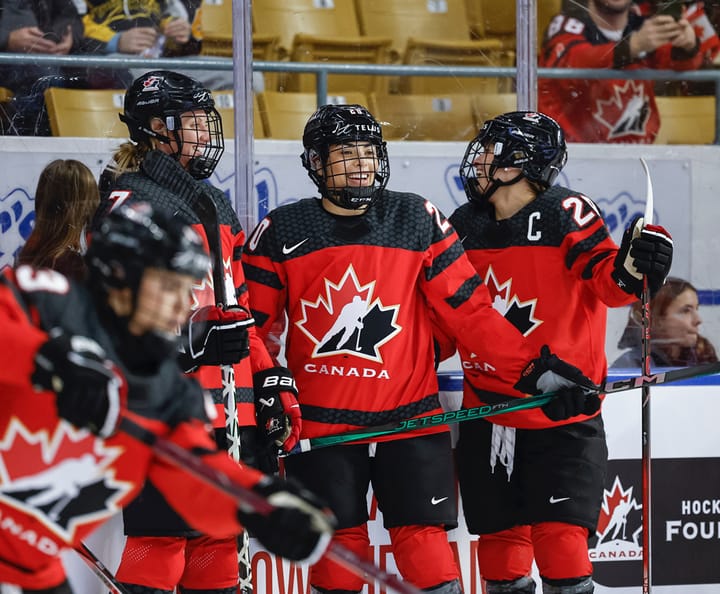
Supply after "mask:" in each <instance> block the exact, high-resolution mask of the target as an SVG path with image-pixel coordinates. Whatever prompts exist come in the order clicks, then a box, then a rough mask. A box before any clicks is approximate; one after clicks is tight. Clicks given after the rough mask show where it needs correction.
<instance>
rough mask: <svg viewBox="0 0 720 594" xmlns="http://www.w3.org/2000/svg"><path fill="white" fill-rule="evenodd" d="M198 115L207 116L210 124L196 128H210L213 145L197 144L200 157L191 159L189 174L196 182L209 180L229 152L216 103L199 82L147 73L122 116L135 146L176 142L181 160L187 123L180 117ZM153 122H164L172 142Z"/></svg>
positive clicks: (130, 94)
mask: <svg viewBox="0 0 720 594" xmlns="http://www.w3.org/2000/svg"><path fill="white" fill-rule="evenodd" d="M197 111H203V112H204V114H205V117H204V118H203V120H206V122H205V121H203V122H202V123H200V122H196V124H197V125H198V126H199V127H200V128H201V129H204V128H205V127H206V128H207V132H208V135H209V141H208V142H207V143H197V146H198V152H199V154H198V156H194V157H192V158H191V159H190V161H189V163H188V165H187V170H188V173H190V175H192V176H193V177H194V178H196V179H206V178H208V177H210V175H211V174H212V172H213V171H214V170H215V167H217V164H218V162H219V161H220V157H221V156H222V154H223V152H224V150H225V141H224V138H223V131H222V119H221V117H220V114H219V113H218V112H217V110H216V109H215V100H214V99H213V97H212V94H211V93H210V91H208V90H207V89H206V88H205V87H204V86H203V85H201V84H200V83H199V82H197V81H196V80H194V79H192V78H190V77H188V76H185V75H184V74H179V73H177V72H172V71H170V70H153V71H151V72H147V73H145V74H143V75H142V76H140V77H138V78H136V79H135V81H133V83H132V85H131V86H130V88H129V89H128V90H127V91H126V92H125V105H124V113H121V114H120V119H121V120H122V121H123V122H125V124H126V125H127V127H128V130H129V132H130V138H131V139H132V140H133V141H135V142H139V143H146V144H149V143H150V139H151V138H156V139H157V140H159V141H160V142H163V143H166V144H167V143H170V142H171V140H172V141H175V143H176V144H177V151H176V152H175V154H174V156H175V158H176V159H177V158H179V157H180V156H181V155H182V151H183V140H182V137H181V135H180V130H181V129H182V127H183V122H182V120H181V117H180V116H181V115H182V114H187V113H188V112H197ZM153 118H160V119H161V120H162V121H163V123H164V124H165V127H166V128H167V130H168V133H169V134H170V135H172V138H170V136H165V135H162V134H159V133H157V132H155V131H154V130H153V129H152V127H151V125H150V122H151V120H152V119H153ZM193 144H195V143H193ZM193 148H194V147H193Z"/></svg>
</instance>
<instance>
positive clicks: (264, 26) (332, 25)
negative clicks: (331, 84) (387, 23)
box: [252, 0, 360, 55]
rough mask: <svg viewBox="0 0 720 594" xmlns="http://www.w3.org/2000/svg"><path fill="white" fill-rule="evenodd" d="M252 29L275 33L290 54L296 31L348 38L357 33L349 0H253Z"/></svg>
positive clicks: (263, 32)
mask: <svg viewBox="0 0 720 594" xmlns="http://www.w3.org/2000/svg"><path fill="white" fill-rule="evenodd" d="M252 19H253V32H254V33H256V34H259V35H271V36H276V37H278V39H279V47H280V51H281V52H282V53H284V54H285V55H290V50H291V48H292V45H293V39H294V38H295V35H296V34H297V33H303V34H305V35H319V36H321V37H323V36H324V37H337V38H345V39H350V38H354V37H359V36H360V28H359V27H358V22H357V16H356V15H355V6H354V4H353V0H253V3H252Z"/></svg>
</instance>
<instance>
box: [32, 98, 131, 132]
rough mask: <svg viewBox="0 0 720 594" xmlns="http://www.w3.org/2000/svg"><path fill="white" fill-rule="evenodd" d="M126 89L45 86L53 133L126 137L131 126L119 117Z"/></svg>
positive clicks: (46, 103)
mask: <svg viewBox="0 0 720 594" xmlns="http://www.w3.org/2000/svg"><path fill="white" fill-rule="evenodd" d="M124 98H125V91H124V90H113V89H108V90H88V89H63V88H58V87H50V88H48V89H46V90H45V105H46V106H47V111H48V117H49V119H50V130H51V131H52V134H53V136H85V137H110V138H127V137H128V129H127V126H126V125H125V124H123V123H122V122H121V121H120V119H119V118H118V114H119V113H120V112H122V110H123V101H124Z"/></svg>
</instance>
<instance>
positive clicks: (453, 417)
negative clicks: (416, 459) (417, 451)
mask: <svg viewBox="0 0 720 594" xmlns="http://www.w3.org/2000/svg"><path fill="white" fill-rule="evenodd" d="M716 373H720V362H718V363H708V364H705V365H695V366H692V367H683V368H682V369H671V370H670V371H664V372H661V373H655V374H643V375H640V376H636V377H631V378H627V379H621V380H615V381H606V382H604V383H603V387H602V389H599V390H598V393H600V394H615V393H618V392H625V391H627V390H635V389H638V388H643V387H644V386H645V387H647V386H651V385H661V384H668V383H672V382H678V381H682V380H686V379H692V378H696V377H702V376H706V375H713V374H716ZM554 396H555V393H554V392H548V393H547V394H538V395H537V396H529V397H527V398H515V399H510V400H507V401H505V402H500V403H498V404H486V405H483V406H476V407H474V408H464V409H460V410H457V411H448V412H444V413H440V414H436V415H426V416H423V417H417V418H415V419H409V420H405V421H399V422H397V423H387V424H385V425H378V426H376V427H368V428H364V429H356V430H353V431H348V432H346V433H339V434H337V435H326V436H323V437H315V438H311V439H302V440H300V443H299V444H298V445H297V446H295V448H294V449H293V450H292V451H291V452H289V454H288V455H292V454H299V453H301V452H307V451H310V450H314V449H318V448H323V447H328V446H332V445H339V444H341V443H348V442H352V441H359V440H363V439H371V438H373V437H380V436H383V435H392V434H393V433H403V432H405V431H414V430H416V429H424V428H428V427H435V426H437V425H451V424H453V423H460V422H462V421H468V420H471V419H481V418H485V417H491V416H494V415H500V414H504V413H508V412H515V411H519V410H526V409H530V408H537V407H539V406H543V405H544V404H547V403H548V402H549V401H550V399H552V398H553V397H554Z"/></svg>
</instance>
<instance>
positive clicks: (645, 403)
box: [640, 157, 654, 594]
mask: <svg viewBox="0 0 720 594" xmlns="http://www.w3.org/2000/svg"><path fill="white" fill-rule="evenodd" d="M640 163H642V166H643V169H644V170H645V184H646V192H647V197H646V198H645V218H644V220H643V227H645V226H646V225H652V218H653V207H654V205H653V201H654V200H653V187H652V180H651V179H650V170H649V169H648V165H647V163H646V162H645V159H643V158H642V157H640ZM640 300H641V305H642V315H641V324H642V337H641V356H642V370H641V371H642V374H643V375H647V376H649V375H650V288H649V286H648V277H647V274H646V275H644V276H643V288H642V295H641V299H640ZM651 456H652V452H651V450H650V386H649V385H643V387H642V460H641V466H642V509H643V513H642V531H643V536H642V572H643V578H642V591H643V594H650V590H651V583H652V575H651V573H650V571H651V564H650V542H651V541H650V530H651V526H650V505H651V500H650V495H651V489H650V486H651V482H650V479H651V466H652V457H651Z"/></svg>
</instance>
